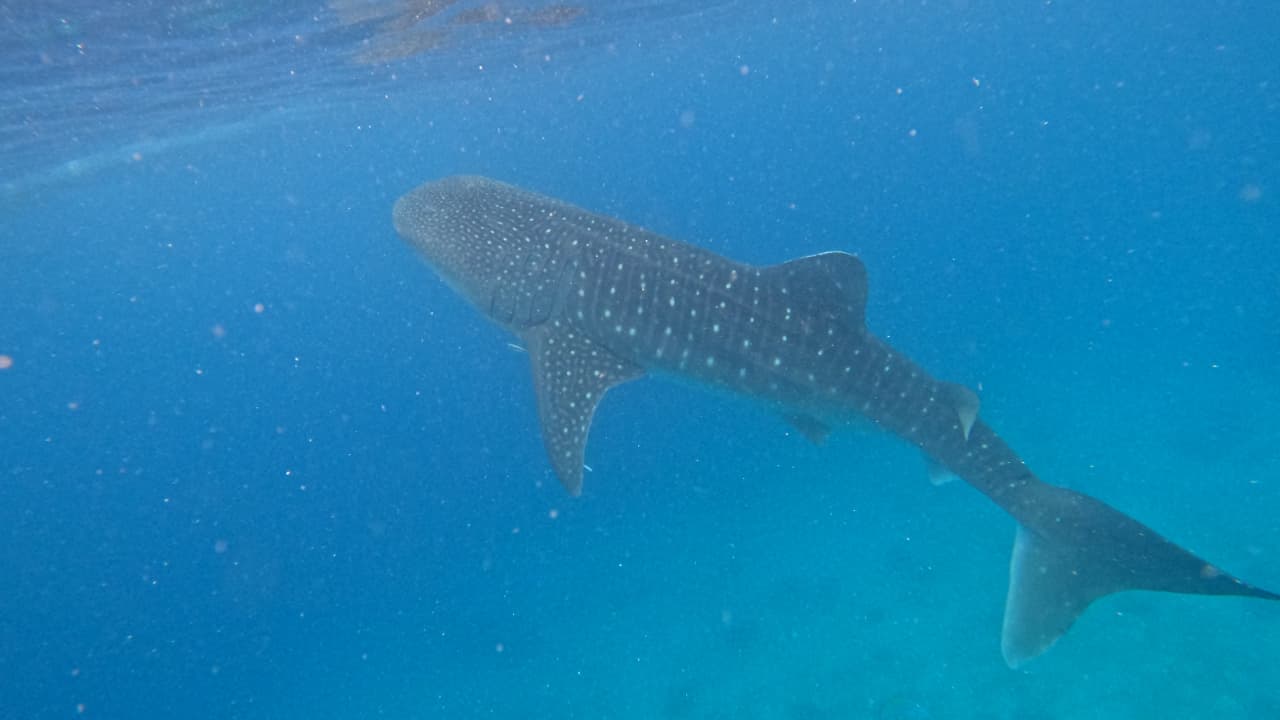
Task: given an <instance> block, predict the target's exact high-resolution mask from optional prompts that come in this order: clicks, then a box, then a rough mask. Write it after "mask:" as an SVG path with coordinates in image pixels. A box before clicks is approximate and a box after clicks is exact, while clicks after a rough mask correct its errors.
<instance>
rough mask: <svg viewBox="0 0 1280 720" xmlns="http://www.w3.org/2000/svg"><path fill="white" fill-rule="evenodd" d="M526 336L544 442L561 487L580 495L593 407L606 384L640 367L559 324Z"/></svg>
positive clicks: (615, 382) (633, 375)
mask: <svg viewBox="0 0 1280 720" xmlns="http://www.w3.org/2000/svg"><path fill="white" fill-rule="evenodd" d="M524 338H525V344H526V345H527V346H528V349H529V358H530V359H531V360H532V361H533V386H534V389H535V390H536V392H537V395H538V419H539V421H540V424H541V425H542V442H543V444H544V445H545V446H546V448H547V455H548V456H549V457H550V458H551V466H552V468H554V469H555V473H556V476H557V477H559V478H560V482H561V483H563V484H564V487H565V489H566V490H568V491H569V494H571V495H580V494H581V493H582V466H583V456H584V454H585V451H586V445H587V433H588V432H589V431H590V429H591V417H592V415H594V414H595V411H596V405H598V404H599V403H600V398H602V397H604V394H605V392H606V391H608V390H609V388H611V387H613V386H615V385H620V384H622V383H624V382H626V381H628V380H632V379H635V378H638V377H640V376H641V375H643V374H644V368H641V367H640V366H638V365H635V364H634V363H631V362H629V361H627V360H624V359H622V358H619V357H617V356H616V355H614V354H613V353H611V352H609V351H608V350H606V349H605V348H604V347H601V346H600V345H599V344H598V343H595V342H592V341H591V339H590V338H588V337H587V336H586V335H583V334H582V333H580V332H576V331H574V330H573V329H570V328H568V327H561V326H560V324H559V323H555V324H552V325H544V326H540V327H537V328H534V329H533V330H530V331H528V332H526V333H525V334H524Z"/></svg>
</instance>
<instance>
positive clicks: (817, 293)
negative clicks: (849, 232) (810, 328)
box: [760, 252, 867, 328]
mask: <svg viewBox="0 0 1280 720" xmlns="http://www.w3.org/2000/svg"><path fill="white" fill-rule="evenodd" d="M760 275H761V277H763V278H766V279H768V280H769V281H771V282H773V283H774V284H775V285H776V286H778V287H779V288H780V289H782V291H783V292H784V293H785V294H786V295H788V296H790V297H791V298H794V299H795V301H796V302H797V303H802V304H806V305H809V306H812V307H818V308H826V309H829V310H831V311H834V312H838V313H839V314H840V315H841V316H842V317H844V318H845V319H846V320H848V321H850V322H852V323H853V324H854V326H855V327H858V328H861V327H864V326H865V325H866V318H867V269H866V267H864V266H863V264H862V261H861V260H859V259H858V258H857V256H854V255H850V254H849V253H845V252H824V253H819V254H817V255H808V256H806V257H802V258H796V259H795V260H788V261H787V262H784V263H782V264H781V265H772V266H770V267H767V268H764V269H763V270H761V271H760Z"/></svg>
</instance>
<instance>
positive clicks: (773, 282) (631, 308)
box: [393, 176, 1280, 667]
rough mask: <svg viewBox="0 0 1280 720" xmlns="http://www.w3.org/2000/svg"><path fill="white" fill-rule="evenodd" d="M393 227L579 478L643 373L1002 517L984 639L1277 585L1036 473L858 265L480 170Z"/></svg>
mask: <svg viewBox="0 0 1280 720" xmlns="http://www.w3.org/2000/svg"><path fill="white" fill-rule="evenodd" d="M393 220H394V224H395V228H396V230H397V232H398V234H399V235H400V236H401V237H402V238H403V239H404V240H405V241H406V242H407V243H408V244H409V245H410V246H412V247H413V248H414V249H416V250H417V251H418V252H419V253H420V254H421V255H422V256H423V257H424V258H425V259H426V261H427V262H428V264H429V265H431V266H432V267H433V268H434V269H435V271H436V272H437V273H438V274H439V275H440V276H441V277H442V279H443V280H444V281H445V282H446V283H447V284H448V285H450V286H451V287H452V288H453V289H454V290H455V291H456V292H458V293H460V294H461V295H462V296H463V297H465V298H466V299H467V300H468V301H470V303H472V304H473V305H474V306H475V307H476V308H478V309H479V310H480V311H481V312H483V313H484V315H486V316H487V317H488V318H490V319H491V320H493V321H495V322H497V323H498V324H499V325H501V326H502V327H504V328H506V329H507V330H509V331H510V332H511V333H513V334H515V335H516V336H518V337H519V338H520V339H521V340H522V341H523V343H524V345H525V347H526V348H527V350H528V353H529V357H530V359H531V361H532V365H533V384H534V388H535V392H536V396H537V408H538V417H539V421H540V424H541V428H542V438H543V442H544V445H545V447H546V451H547V454H548V457H549V459H550V463H551V467H552V469H553V470H554V472H555V474H556V475H557V476H558V478H559V479H560V481H561V482H562V483H563V484H564V486H565V488H566V489H567V490H568V491H569V492H570V493H571V494H574V495H577V494H579V493H580V492H581V488H582V480H583V462H584V452H585V447H586V442H587V435H588V433H589V431H590V427H591V419H592V416H593V415H594V413H595V411H596V408H597V406H598V405H599V403H600V400H601V399H602V398H603V397H604V395H605V393H606V392H607V391H608V390H609V389H610V388H612V387H615V386H617V385H619V384H621V383H625V382H627V381H629V380H632V379H635V378H639V377H641V376H642V375H645V374H646V373H661V374H665V375H675V376H680V377H683V378H688V379H692V380H694V381H696V382H699V383H701V384H704V385H707V386H711V387H714V388H720V389H723V390H727V391H730V392H732V393H737V394H740V395H745V396H749V397H751V398H755V399H757V400H760V401H762V402H763V403H765V404H766V405H767V406H770V407H772V408H774V409H776V410H777V411H779V412H781V413H782V414H783V415H784V416H785V417H787V418H788V419H789V420H790V421H791V422H792V423H793V424H795V426H796V427H797V428H798V429H800V430H801V431H802V432H803V433H804V434H805V435H806V436H808V437H810V438H811V439H814V440H820V439H822V438H823V437H825V436H826V434H827V433H828V432H829V431H830V430H831V429H832V428H835V427H838V426H841V425H845V424H848V423H852V422H855V421H859V420H861V421H862V422H865V421H866V420H870V422H871V423H873V424H874V425H875V426H878V427H879V428H882V429H884V430H886V431H888V432H890V433H892V434H894V435H896V436H898V437H900V438H901V439H902V440H905V441H906V442H908V443H911V444H912V445H915V446H916V447H918V448H919V449H920V450H921V451H922V452H923V453H924V454H925V455H926V456H927V457H928V458H929V459H930V461H931V463H932V465H933V467H934V468H935V470H934V471H932V474H933V475H934V476H936V477H940V476H942V475H944V474H946V475H954V476H957V477H959V478H961V479H963V480H964V481H965V482H966V483H968V484H969V485H970V486H972V487H973V488H975V489H976V490H978V491H979V492H980V493H982V494H983V495H985V496H986V497H988V498H989V499H991V500H992V501H993V502H995V503H996V504H997V505H998V506H999V507H1001V508H1002V509H1003V510H1004V511H1005V512H1007V513H1008V514H1009V515H1011V516H1012V517H1013V518H1014V520H1016V521H1017V534H1016V537H1015V539H1014V545H1013V553H1012V559H1011V561H1010V570H1009V586H1008V594H1007V597H1006V602H1005V613H1004V621H1003V627H1002V630H1001V651H1002V654H1003V656H1004V659H1005V661H1006V663H1008V665H1009V666H1010V667H1018V666H1020V665H1022V664H1023V663H1025V662H1027V661H1029V660H1031V659H1033V658H1035V657H1037V656H1039V655H1041V654H1042V653H1044V652H1045V651H1046V650H1048V649H1049V647H1050V646H1052V645H1053V644H1054V643H1055V642H1056V641H1057V640H1058V639H1059V638H1060V637H1061V636H1062V635H1063V634H1064V633H1066V632H1067V630H1068V629H1070V627H1071V626H1072V624H1073V623H1074V622H1075V620H1076V619H1077V617H1079V615H1080V614H1081V613H1082V612H1083V611H1084V610H1085V609H1086V608H1087V607H1088V606H1089V604H1090V603H1092V602H1093V601H1094V600H1096V599H1098V598H1100V597H1102V596H1104V595H1108V594H1110V593H1116V592H1120V591H1126V590H1153V591H1162V592H1170V593H1189V594H1200V595H1236V596H1244V597H1252V598H1262V599H1267V600H1280V595H1277V594H1275V593H1273V592H1270V591H1267V590H1264V589H1261V588H1259V587H1255V586H1253V585H1250V584H1248V583H1246V582H1244V581H1243V580H1240V579H1239V578H1237V577H1235V576H1233V575H1231V574H1229V573H1227V572H1225V571H1223V570H1222V569H1220V568H1219V567H1217V566H1216V565H1213V564H1212V563H1209V562H1208V561H1206V560H1203V559H1201V558H1200V557H1197V556H1196V555H1194V554H1193V553H1191V552H1190V551H1188V550H1185V549H1183V548H1182V547H1179V546H1178V545H1176V544H1174V543H1173V542H1170V541H1169V540H1166V539H1165V538H1163V537H1162V536H1161V535H1159V534H1158V533H1156V532H1155V531H1154V530H1152V529H1151V528H1149V527H1147V526H1145V525H1143V524H1142V523H1141V522H1139V521H1137V520H1135V519H1133V518H1131V517H1129V516H1128V515H1125V514H1124V513H1122V512H1120V511H1119V510H1116V509H1114V508H1112V507H1111V506H1109V505H1107V504H1105V503H1104V502H1102V501H1101V500H1098V499H1096V498H1093V497H1090V496H1089V495H1085V494H1082V493H1079V492H1075V491H1072V490H1070V489H1067V488H1064V487H1059V486H1056V485H1052V484H1049V483H1047V482H1044V481H1042V480H1040V479H1039V478H1038V477H1037V476H1036V475H1035V474H1034V473H1032V471H1031V470H1030V468H1028V466H1027V464H1026V463H1025V462H1023V460H1022V459H1021V458H1020V457H1019V456H1018V455H1017V454H1016V453H1015V452H1014V451H1013V450H1012V449H1011V448H1010V447H1009V446H1008V445H1007V444H1006V443H1005V442H1004V441H1003V440H1001V438H1000V437H999V436H998V435H997V434H996V432H995V431H994V430H993V429H992V428H991V427H990V426H988V425H987V424H986V423H985V422H984V421H983V419H982V418H981V417H980V406H979V400H978V397H977V395H976V394H975V393H974V392H973V391H971V390H969V389H968V388H965V387H963V386H960V385H956V384H952V383H948V382H944V381H941V380H938V379H935V378H934V377H932V376H931V375H930V374H929V373H928V372H926V371H925V369H924V368H922V367H921V366H919V365H917V364H916V363H915V362H913V361H912V360H911V359H910V358H908V357H907V356H905V355H904V354H903V353H901V352H899V351H897V350H895V349H894V348H893V347H891V346H890V345H889V344H888V343H886V342H885V341H883V340H882V339H880V338H878V337H876V336H875V335H873V334H872V333H871V332H870V331H869V330H868V329H867V325H866V322H865V309H866V302H867V272H866V269H865V268H864V266H863V264H862V262H861V261H860V260H859V259H858V258H857V257H855V256H854V255H851V254H848V253H844V252H825V253H821V254H818V255H811V256H808V257H801V258H798V259H795V260H791V261H789V262H784V263H782V264H779V265H772V266H767V267H758V266H753V265H748V264H745V263H740V262H736V261H734V260H731V259H729V258H726V257H723V256H720V255H718V254H715V253H713V252H710V251H708V250H705V249H702V248H699V247H696V246H694V245H690V244H687V243H684V242H681V241H678V240H674V239H671V238H667V237H664V236H662V235H659V234H656V233H654V232H651V231H649V230H646V229H644V228H641V227H637V226H635V225H632V224H629V223H626V222H624V221H622V220H618V219H615V218H612V217H607V216H604V215H599V214H596V213H592V212H590V211H588V210H585V209H582V208H579V207H576V206H574V205H571V204H568V203H566V202H563V201H560V200H557V199H554V198H551V197H547V196H544V195H540V194H537V193H534V192H530V191H528V190H524V189H521V188H518V187H515V186H512V185H508V184H505V183H502V182H499V181H496V180H491V179H488V178H483V177H472V176H455V177H448V178H445V179H441V180H436V181H433V182H427V183H425V184H423V185H421V186H419V187H417V188H416V189H414V190H412V191H410V192H408V193H407V194H405V195H404V196H402V197H401V198H399V200H397V202H396V204H395V208H394V211H393Z"/></svg>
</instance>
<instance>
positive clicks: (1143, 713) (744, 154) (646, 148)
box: [0, 0, 1280, 720]
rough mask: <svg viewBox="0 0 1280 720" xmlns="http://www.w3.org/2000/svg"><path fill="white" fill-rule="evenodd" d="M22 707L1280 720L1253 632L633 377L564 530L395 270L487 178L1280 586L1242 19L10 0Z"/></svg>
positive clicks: (1277, 441)
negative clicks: (833, 345)
mask: <svg viewBox="0 0 1280 720" xmlns="http://www.w3.org/2000/svg"><path fill="white" fill-rule="evenodd" d="M0 18H3V20H4V23H3V26H0V59H2V60H3V64H2V65H0V78H2V79H3V82H0V212H2V214H0V292H3V297H4V301H5V312H3V314H0V368H3V369H0V470H2V471H3V473H2V477H3V479H2V480H0V537H3V538H4V542H3V543H0V582H2V583H3V585H2V586H0V588H2V589H0V718H46V717H48V718H57V717H88V718H155V717H181V718H205V717H207V718H224V719H225V718H246V719H248V718H294V717H307V718H364V717H388V718H446V717H447V718H455V717H456V718H471V717H477V718H478V717H485V718H494V717H498V718H540V717H545V718H619V719H622V718H691V719H692V718H698V719H702V718H706V719H710V718H745V719H760V720H764V719H769V718H792V719H816V718H877V719H882V720H883V719H893V720H906V719H910V720H924V719H933V718H983V719H995V718H1018V719H1027V718H1032V719H1038V720H1050V719H1063V720H1065V719H1067V718H1157V717H1159V718H1164V717H1221V718H1228V717H1239V718H1268V717H1280V663H1277V654H1278V653H1280V607H1277V606H1275V605H1271V604H1267V603H1263V602H1260V601H1251V600H1244V599H1239V598H1202V597H1185V596H1171V595H1157V594H1144V593H1129V594H1122V595H1118V596H1112V597H1108V598H1105V599H1103V600H1101V601H1099V602H1098V603H1097V604H1096V605H1095V606H1094V607H1093V608H1091V609H1090V610H1089V611H1088V612H1087V613H1085V615H1084V616H1083V617H1082V618H1081V620H1080V621H1079V623H1078V624H1077V626H1076V627H1075V628H1074V629H1073V630H1072V631H1071V632H1070V633H1069V634H1068V635H1067V636H1066V637H1064V638H1063V639H1062V641H1060V642H1059V644H1058V645H1057V646H1056V647H1055V648H1054V649H1053V650H1051V651H1050V652H1049V653H1048V654H1046V655H1045V656H1044V657H1042V658H1040V659H1037V660H1036V661H1035V662H1033V663H1031V664H1029V665H1027V666H1026V667H1024V668H1021V669H1019V670H1010V669H1008V668H1007V667H1006V666H1005V665H1004V663H1003V661H1002V659H1001V656H1000V646H999V634H1000V623H1001V613H1002V608H1003V603H1004V593H1005V588H1006V582H1007V570H1008V557H1009V548H1010V545H1011V542H1012V537H1013V531H1014V525H1013V522H1012V521H1011V520H1010V519H1008V518H1007V517H1006V516H1005V515H1003V514H1002V513H1001V511H1000V510H999V509H997V508H996V507H995V506H993V505H991V504H990V503H989V502H987V501H986V500H985V499H984V498H982V497H981V496H979V495H978V494H977V493H974V492H972V491H971V490H970V489H968V488H967V487H964V486H963V485H962V484H959V483H955V484H951V485H948V486H944V487H940V488H935V487H932V486H930V484H929V483H928V482H927V480H926V473H925V464H924V462H923V461H922V460H921V459H920V458H919V456H918V454H917V453H915V452H914V451H912V450H910V449H909V448H907V447H906V446H905V445H903V444H902V443H900V442H898V441H896V440H895V439H893V438H891V437H887V436H883V435H879V434H875V433H869V432H858V431H853V432H843V433H841V434H839V435H837V436H835V437H834V438H833V439H832V440H831V441H830V442H829V443H828V444H826V445H825V446H823V447H815V446H813V445H811V444H809V443H808V442H807V441H805V440H804V439H803V438H800V437H797V434H796V433H795V432H794V431H793V430H792V429H791V428H790V426H788V425H787V424H786V423H785V422H784V421H783V420H782V419H781V418H778V417H775V416H774V415H772V414H771V413H769V412H768V411H767V410H764V409H761V408H758V407H755V406H754V405H752V404H750V403H746V402H743V401H741V400H736V399H732V398H726V397H723V396H720V395H717V394H714V393H705V392H702V391H699V390H697V389H696V388H692V387H689V386H686V385H681V384H678V383H670V382H667V381H664V380H661V379H645V380H642V381H640V382H635V383H630V384H627V385H625V386H622V387H619V388H618V389H616V390H614V391H613V392H611V393H610V395H609V397H608V399H607V400H606V401H605V402H604V404H603V405H602V406H601V409H600V411H599V413H598V414H597V416H596V420H595V424H594V427H593V431H592V434H591V442H590V444H589V446H588V453H587V462H588V463H589V465H590V466H591V468H592V472H590V473H588V475H587V478H586V486H585V492H584V495H583V496H582V497H581V498H569V497H566V496H565V494H564V493H563V492H562V491H561V489H560V487H559V486H558V483H557V482H556V480H555V478H554V477H553V475H552V473H551V470H550V467H549V465H548V463H547V462H546V460H545V458H544V457H543V450H542V445H541V441H540V439H539V437H538V434H537V433H538V430H537V425H536V416H535V409H534V404H533V394H532V388H531V384H530V378H529V371H528V367H527V365H528V359H527V357H526V356H525V355H524V354H523V353H521V352H519V350H518V349H515V348H512V347H511V346H509V345H508V343H513V342H515V340H514V339H513V338H510V337H508V336H506V335H504V333H503V332H502V331H501V330H500V329H498V328H496V327H494V326H492V325H491V324H489V323H488V322H487V321H485V320H484V319H483V318H482V317H481V315H480V314H479V313H477V312H476V311H474V310H473V309H472V308H470V307H469V306H467V305H466V303H465V302H464V301H463V300H461V299H460V298H458V297H457V296H455V295H454V294H453V293H452V292H451V291H450V290H449V289H448V288H447V287H446V286H445V285H444V284H443V283H441V282H440V281H439V280H438V279H437V278H436V277H435V275H434V274H433V273H432V272H431V270H430V269H429V268H428V267H427V266H426V265H425V264H423V263H422V262H420V261H419V260H418V259H417V258H416V257H415V256H414V254H413V253H412V251H411V250H410V249H409V248H408V247H407V246H405V245H404V244H403V243H402V242H401V241H400V240H399V238H398V237H397V236H396V234H395V232H394V230H393V228H392V226H391V222H390V211H391V206H392V203H393V202H394V201H395V199H396V198H397V197H398V196H399V195H400V194H402V193H404V192H406V191H408V190H409V189H411V188H412V187H414V186H416V185H417V184H419V183H420V182H422V181H425V180H428V179H432V178H436V177H440V176H444V175H448V174H453V173H460V172H467V173H480V174H486V175H491V176H493V177H496V178H500V179H503V180H506V181H508V182H513V183H516V184H519V185H523V186H526V187H529V188H531V189H534V190H537V191H539V192H543V193H546V194H550V195H554V196H558V197H562V198H564V199H566V200H570V201H572V202H574V203H577V204H579V205H582V206H585V207H588V208H591V209H593V210H595V211H598V212H602V213H606V214H611V215H616V216H619V217H622V218H625V219H627V220H629V221H632V222H636V223H640V224H643V225H646V226H647V227H650V228H652V229H654V230H656V231H659V232H662V233H664V234H667V235H671V236H673V237H677V238H680V239H684V240H687V241H690V242H694V243H697V244H699V245H702V246H705V247H708V248H711V249H713V250H715V251H717V252H720V253H723V254H726V255H729V256H732V257H735V258H738V259H741V260H745V261H750V262H757V263H773V262H780V261H783V260H786V259H788V258H792V257H796V256H800V255H805V254H810V253H814V252H818V251H823V250H830V249H843V250H848V251H851V252H856V253H858V254H859V256H860V257H861V258H862V259H863V261H864V262H865V263H866V265H867V267H868V271H869V274H870V283H871V296H870V301H869V302H870V305H869V308H868V322H869V324H870V326H871V327H872V329H873V330H874V331H875V332H877V333H879V334H880V335H882V336H884V337H886V338H888V339H889V340H890V341H891V342H892V343H893V344H894V345H895V346H897V347H899V348H901V349H903V350H904V351H906V352H908V353H909V354H911V355H912V356H913V357H914V358H915V359H917V360H918V361H919V362H921V363H922V364H923V365H925V366H926V367H928V368H929V369H930V370H931V371H932V372H933V373H935V374H937V375H938V376H939V377H943V378H946V379H949V380H952V381H955V382H959V383H963V384H965V385H967V386H970V387H973V388H975V389H978V390H979V391H980V394H981V395H982V398H983V415H984V417H985V418H986V419H987V421H988V422H990V423H991V424H992V425H993V426H995V427H996V428H997V429H998V430H999V431H1000V432H1001V433H1002V435H1004V436H1005V437H1006V438H1007V439H1008V440H1009V441H1010V442H1011V443H1012V444H1013V446H1014V447H1015V448H1017V449H1018V451H1019V453H1020V454H1021V455H1022V456H1023V458H1024V459H1026V461H1027V462H1028V463H1029V464H1030V465H1031V466H1032V467H1033V468H1035V470H1036V471H1037V473H1038V474H1039V475H1040V476H1041V477H1043V478H1044V479H1046V480H1048V481H1050V482H1054V483H1056V484H1061V485H1066V486H1069V487H1072V488H1075V489H1078V490H1082V491H1085V492H1089V493H1091V494H1093V495H1096V496H1098V497H1100V498H1103V499H1105V500H1106V501H1108V502H1110V503H1112V504H1113V505H1115V506H1116V507H1118V508H1120V509H1122V510H1125V511H1126V512H1129V513H1132V514H1133V515H1135V516H1136V517H1139V518H1140V519H1142V520H1143V521H1144V522H1147V523H1148V524H1150V525H1152V526H1153V527H1155V528H1157V529H1159V530H1160V531H1161V532H1163V533H1165V534H1167V535H1168V536H1169V537H1171V538H1173V539H1175V540H1177V541H1179V542H1181V543H1183V544H1185V545H1187V546H1188V547H1191V548H1193V549H1195V550H1196V551H1197V552H1200V553H1202V554H1204V555H1205V556H1207V557H1209V558H1212V559H1213V560H1214V561H1216V562H1220V563H1221V564H1222V565H1223V566H1224V567H1226V568H1228V569H1229V570H1231V571H1232V572H1234V573H1237V574H1239V575H1241V576H1242V577H1245V578H1247V579H1248V580H1250V581H1251V582H1255V583H1257V584H1259V585H1262V586H1264V587H1271V588H1276V587H1280V520H1277V518H1278V517H1280V452H1278V451H1277V449H1276V448H1277V447H1280V429H1278V428H1280V422H1278V421H1280V370H1278V369H1277V363H1276V358H1277V357H1280V323H1277V320H1276V318H1277V317H1280V293H1277V291H1276V287H1277V286H1278V284H1280V249H1278V246H1277V242H1276V240H1277V237H1280V205H1278V204H1277V192H1278V191H1280V186H1278V185H1277V182H1278V181H1277V175H1276V173H1277V168H1278V167H1280V147H1278V145H1277V139H1276V134H1275V132H1274V128H1275V127H1277V123H1280V117H1278V115H1280V84H1277V71H1278V70H1280V56H1277V54H1276V53H1275V51H1274V48H1273V45H1274V42H1273V38H1274V37H1275V35H1276V32H1277V30H1278V29H1280V27H1278V26H1280V22H1278V21H1280V18H1278V17H1277V16H1276V15H1275V13H1274V12H1273V11H1271V10H1270V9H1269V8H1268V7H1267V6H1266V5H1265V4H1251V3H1236V2H1216V3H1202V4H1186V3H1173V4H1158V3H1144V4H1142V5H1141V6H1129V5H1123V4H1121V5H1113V4H1107V3H1084V4H1069V3H1037V4H1030V3H1028V4H1022V5H1018V6H1017V7H1002V8H999V9H995V8H992V7H986V6H980V4H977V3H964V2H945V3H901V2H813V3H794V4H785V5H783V4H777V3H735V2H717V3H693V2H678V1H675V0H671V1H663V0H648V1H646V0H625V1H623V0H619V1H616V2H612V1H605V0H599V1H595V0H583V1H582V2H577V3H563V2H560V3H546V2H534V1H530V2H526V3H515V2H511V3H508V2H466V1H462V2H447V1H444V0H434V1H433V0H396V1H388V2H373V1H367V2H366V1H362V0H333V2H330V3H328V4H325V3H323V2H300V1H296V0H276V1H275V2H257V3H255V2H230V1H225V2H219V1H214V0H206V1H204V2H198V3H178V4H175V3H158V2H146V1H142V0H139V2H133V3H121V4H110V5H106V6H104V5H103V4H101V3H87V2H83V0H79V1H74V2H73V1H70V0H61V1H59V2H48V3H25V2H23V3H15V2H2V1H0Z"/></svg>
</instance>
